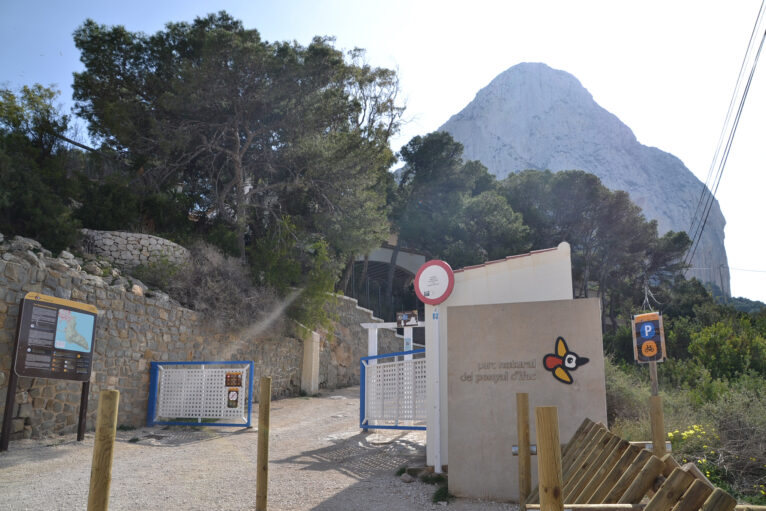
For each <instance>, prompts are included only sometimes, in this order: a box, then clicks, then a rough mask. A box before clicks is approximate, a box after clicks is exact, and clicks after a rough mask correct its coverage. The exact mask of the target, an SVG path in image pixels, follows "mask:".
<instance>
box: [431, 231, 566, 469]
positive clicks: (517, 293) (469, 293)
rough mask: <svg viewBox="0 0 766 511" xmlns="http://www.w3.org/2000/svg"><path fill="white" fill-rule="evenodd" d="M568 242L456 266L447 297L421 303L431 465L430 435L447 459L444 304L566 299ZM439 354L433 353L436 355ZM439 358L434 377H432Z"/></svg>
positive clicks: (446, 308) (445, 460)
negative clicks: (436, 316) (437, 425)
mask: <svg viewBox="0 0 766 511" xmlns="http://www.w3.org/2000/svg"><path fill="white" fill-rule="evenodd" d="M570 256H571V254H570V247H569V244H568V243H566V242H564V243H560V244H559V246H558V247H556V248H552V249H546V250H539V251H536V252H530V253H528V254H521V255H518V256H511V257H509V258H507V259H504V260H500V261H493V262H489V263H485V264H483V265H480V266H474V267H468V268H465V269H462V270H457V271H456V272H455V287H454V289H453V291H452V294H451V295H450V297H449V298H448V299H447V300H446V301H444V302H443V303H441V304H440V305H438V306H433V305H426V306H425V321H426V375H427V380H428V393H427V402H428V403H429V404H430V406H429V408H428V422H427V424H428V431H427V437H426V439H427V440H426V441H427V443H426V458H427V463H428V464H429V465H434V463H435V462H434V456H435V451H436V442H435V441H434V438H435V436H438V437H439V440H440V444H441V464H442V465H447V464H449V453H448V452H447V432H448V430H447V414H448V412H449V410H448V407H447V346H448V342H449V332H448V331H447V317H448V311H449V307H453V306H460V305H486V304H499V303H518V302H540V301H550V300H571V299H572V297H573V292H572V264H571V257H570ZM437 309H438V312H439V319H438V321H439V325H438V328H439V350H438V353H437V352H436V350H434V349H432V348H431V347H432V346H434V342H435V338H434V327H435V326H436V325H434V321H435V320H434V318H433V316H434V312H436V310H437ZM437 355H438V357H437ZM437 360H438V368H439V373H438V378H437ZM437 382H438V387H439V393H440V400H439V404H440V414H439V416H440V429H439V434H438V435H435V431H434V425H435V422H436V412H435V410H436V408H435V406H434V404H435V403H436V387H437Z"/></svg>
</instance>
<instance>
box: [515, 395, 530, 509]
mask: <svg viewBox="0 0 766 511" xmlns="http://www.w3.org/2000/svg"><path fill="white" fill-rule="evenodd" d="M516 433H517V435H516V436H517V437H518V438H517V442H518V444H519V505H520V506H523V505H524V502H525V501H526V500H527V497H529V493H530V492H531V491H532V456H531V454H530V446H529V394H527V393H526V392H519V393H517V394H516Z"/></svg>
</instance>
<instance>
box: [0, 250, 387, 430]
mask: <svg viewBox="0 0 766 511" xmlns="http://www.w3.org/2000/svg"><path fill="white" fill-rule="evenodd" d="M62 254H63V255H62V257H59V258H54V257H52V254H51V253H50V252H48V251H46V250H44V249H43V248H42V247H40V245H39V243H37V242H34V241H33V240H25V239H23V238H15V239H14V240H13V241H11V242H8V241H6V242H3V238H2V235H0V409H4V408H5V401H6V393H7V386H8V377H9V374H10V370H11V367H12V361H11V358H12V353H13V346H14V344H15V335H16V322H17V318H18V314H19V303H20V300H21V299H22V298H23V297H24V296H25V295H26V293H28V292H30V291H35V292H40V293H43V294H46V295H51V296H56V297H59V298H66V299H71V300H75V301H79V302H85V303H89V304H92V305H95V306H96V307H97V308H98V310H99V314H98V318H97V320H96V336H95V353H94V358H93V370H92V375H91V386H90V394H89V403H88V416H87V428H88V429H89V430H92V429H93V427H94V420H95V414H96V410H97V405H98V403H97V399H98V394H99V392H100V391H101V390H103V389H107V388H114V389H117V390H119V391H120V406H119V417H118V423H119V424H121V425H129V426H140V425H142V424H144V422H145V420H146V408H147V402H148V390H149V369H150V363H151V362H152V361H204V360H253V361H255V378H256V379H255V381H256V383H257V381H258V379H259V377H260V376H261V375H268V376H271V377H272V393H273V396H274V397H275V398H279V397H286V396H292V395H297V394H298V393H299V392H300V384H301V369H302V361H303V341H302V340H301V339H300V338H298V335H291V334H289V333H284V332H270V333H267V334H258V335H254V334H252V333H250V331H249V330H242V331H228V332H221V331H215V330H211V328H210V327H209V326H208V325H207V324H206V322H205V320H204V318H203V317H201V315H199V314H198V313H196V312H194V311H191V310H188V309H186V308H184V307H181V306H180V305H178V304H176V303H175V302H173V301H172V300H169V299H168V298H167V296H166V295H161V294H160V295H157V296H156V297H147V296H139V295H137V294H134V293H132V292H130V291H126V290H125V288H124V287H122V286H120V285H113V286H110V285H108V284H107V283H106V281H105V280H104V279H103V278H101V277H98V276H94V275H89V274H87V273H85V272H83V271H81V270H80V265H79V262H78V261H76V260H75V259H74V258H73V256H71V254H68V253H62ZM107 280H108V279H107ZM333 307H336V308H337V313H336V314H335V316H336V317H337V321H336V322H335V323H334V325H333V327H332V328H331V329H330V331H329V332H326V333H323V334H322V337H321V352H320V387H321V388H325V389H331V388H336V387H343V386H348V385H356V384H358V383H359V357H361V356H365V355H366V354H367V332H366V331H365V330H364V329H363V328H362V327H361V326H360V325H359V323H361V322H373V321H381V320H379V319H377V318H373V317H372V313H371V312H370V311H369V310H366V309H362V308H360V307H358V306H357V304H356V300H353V299H349V298H344V297H339V298H338V299H337V300H336V301H334V305H333ZM380 334H381V335H380V339H381V340H380V349H379V352H380V353H385V352H393V351H399V350H400V349H401V344H402V341H401V338H398V339H397V338H396V336H395V335H394V334H393V332H387V331H384V330H381V331H380ZM256 386H257V385H256ZM80 390H81V385H80V384H79V383H70V382H66V381H63V380H50V379H43V378H19V385H18V390H17V393H16V397H15V406H14V408H15V409H14V410H13V412H12V416H13V417H14V419H13V424H12V427H13V434H12V436H11V439H18V438H30V437H35V438H37V437H42V436H47V435H52V434H70V433H73V432H75V430H76V427H77V416H78V410H79V403H80ZM257 395H258V390H257V389H255V396H257Z"/></svg>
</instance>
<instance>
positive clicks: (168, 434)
mask: <svg viewBox="0 0 766 511" xmlns="http://www.w3.org/2000/svg"><path fill="white" fill-rule="evenodd" d="M257 432H258V429H256V428H240V429H233V428H232V429H229V428H227V429H223V428H214V427H205V426H199V427H193V426H192V427H190V426H165V427H156V428H151V429H141V430H134V431H124V432H118V433H117V438H116V440H117V441H118V442H122V443H132V444H135V445H145V446H151V447H179V446H182V445H188V444H194V443H199V442H209V441H210V440H216V439H218V438H224V437H232V436H240V435H249V434H252V435H253V437H254V438H253V440H255V436H256V434H257Z"/></svg>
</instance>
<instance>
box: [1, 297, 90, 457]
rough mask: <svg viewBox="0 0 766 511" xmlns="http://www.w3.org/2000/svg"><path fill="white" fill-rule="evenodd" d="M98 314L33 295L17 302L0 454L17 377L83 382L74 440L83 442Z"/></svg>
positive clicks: (68, 302) (78, 305)
mask: <svg viewBox="0 0 766 511" xmlns="http://www.w3.org/2000/svg"><path fill="white" fill-rule="evenodd" d="M97 315H98V310H97V309H96V307H94V306H93V305H89V304H85V303H79V302H73V301H71V300H65V299H63V298H56V297H54V296H47V295H43V294H40V293H35V292H30V293H27V294H26V296H25V297H24V298H23V299H22V300H21V306H20V308H19V320H18V324H17V328H16V343H15V345H14V350H13V359H12V366H13V367H12V371H11V372H10V378H9V380H8V394H7V398H6V401H5V403H6V405H5V411H4V413H3V425H2V437H1V438H0V451H7V450H8V442H9V441H10V438H9V437H10V429H11V419H12V417H13V408H14V401H15V397H16V386H17V376H27V377H31V378H51V379H57V380H69V381H79V382H82V384H83V385H82V395H81V397H80V416H79V422H78V425H77V440H78V441H82V440H83V438H84V437H85V417H86V413H87V405H88V392H89V390H90V373H91V366H92V362H93V348H94V336H95V331H96V316H97Z"/></svg>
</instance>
